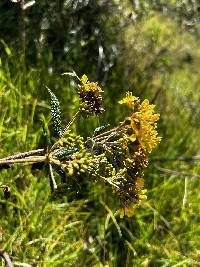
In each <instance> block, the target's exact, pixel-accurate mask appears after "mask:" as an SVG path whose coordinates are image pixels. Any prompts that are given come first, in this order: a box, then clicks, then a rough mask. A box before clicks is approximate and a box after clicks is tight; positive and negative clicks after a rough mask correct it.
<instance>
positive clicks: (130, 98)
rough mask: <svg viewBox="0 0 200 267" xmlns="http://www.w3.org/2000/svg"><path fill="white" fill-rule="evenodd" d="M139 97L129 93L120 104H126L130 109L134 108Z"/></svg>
mask: <svg viewBox="0 0 200 267" xmlns="http://www.w3.org/2000/svg"><path fill="white" fill-rule="evenodd" d="M138 100H139V97H136V96H134V95H133V94H132V92H127V93H126V96H125V97H124V98H122V100H120V101H119V102H118V103H119V104H126V105H127V106H128V107H129V108H133V105H134V102H135V101H138Z"/></svg>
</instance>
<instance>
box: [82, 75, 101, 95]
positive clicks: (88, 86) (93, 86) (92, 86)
mask: <svg viewBox="0 0 200 267" xmlns="http://www.w3.org/2000/svg"><path fill="white" fill-rule="evenodd" d="M81 90H82V91H86V92H89V91H90V92H95V93H100V92H103V91H102V90H101V87H100V86H99V85H98V83H97V82H90V81H89V80H88V77H87V76H86V75H85V74H84V75H83V76H82V77H81Z"/></svg>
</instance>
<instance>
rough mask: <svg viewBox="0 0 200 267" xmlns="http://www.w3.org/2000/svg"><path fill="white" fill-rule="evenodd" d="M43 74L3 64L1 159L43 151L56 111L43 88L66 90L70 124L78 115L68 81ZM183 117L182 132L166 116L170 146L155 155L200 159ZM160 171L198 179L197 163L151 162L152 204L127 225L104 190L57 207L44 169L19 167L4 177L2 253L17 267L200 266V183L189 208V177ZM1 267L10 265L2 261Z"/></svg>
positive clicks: (192, 188) (94, 188) (194, 183)
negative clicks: (43, 85) (46, 129)
mask: <svg viewBox="0 0 200 267" xmlns="http://www.w3.org/2000/svg"><path fill="white" fill-rule="evenodd" d="M12 64H13V65H14V63H12ZM37 71H38V70H37ZM37 71H34V70H32V71H30V72H28V73H26V77H25V76H24V73H21V72H20V71H19V70H18V69H17V67H15V70H14V71H12V73H11V71H10V67H9V64H6V63H5V62H4V63H2V66H1V70H0V78H1V79H0V95H1V96H0V107H1V113H0V143H1V147H0V156H1V157H4V156H8V155H11V154H14V153H17V152H23V151H27V150H31V149H36V148H40V146H41V145H42V144H43V143H44V137H43V126H42V123H41V118H42V117H43V120H44V118H45V121H46V123H47V124H49V123H50V109H49V100H47V99H46V96H47V94H46V93H45V89H44V88H38V86H40V84H41V83H42V82H46V83H47V82H48V84H47V85H48V86H49V87H51V86H53V88H55V90H57V91H58V90H59V88H62V86H64V87H65V90H66V92H67V93H64V92H65V90H63V89H62V91H61V92H60V96H63V95H64V94H65V96H66V98H67V100H64V103H66V102H67V101H68V106H64V105H63V109H64V110H66V119H67V120H68V119H69V117H70V116H71V114H72V111H71V110H70V108H71V107H72V110H73V109H75V108H76V104H75V105H74V103H75V99H74V98H73V97H72V90H71V89H69V87H68V85H64V84H65V83H64V81H63V77H59V78H56V79H55V82H54V78H55V77H51V76H49V75H48V74H46V73H45V71H44V70H43V71H41V72H40V75H43V76H42V77H40V81H38V79H37V77H38V76H37V75H36V74H37ZM39 92H40V93H39ZM170 99H172V97H171V98H170ZM64 103H63V104H64ZM42 114H44V115H42ZM181 116H182V121H181V122H179V120H177V124H176V127H178V129H179V130H177V131H174V129H173V125H174V117H173V116H169V117H167V118H165V116H163V122H162V127H161V131H163V135H164V136H163V142H162V144H161V145H160V148H159V150H158V152H157V154H156V155H154V156H160V157H161V156H163V155H164V156H165V157H174V156H177V154H178V153H181V151H184V155H187V153H188V155H191V153H192V152H193V151H194V152H195V153H196V152H198V150H199V148H196V147H195V150H194V149H193V146H194V145H195V144H196V145H197V144H198V142H199V141H198V138H197V137H199V133H198V131H197V130H196V129H195V128H194V127H193V126H190V125H189V123H188V124H187V125H184V127H183V125H182V124H183V121H184V122H186V121H187V119H185V117H184V113H181ZM91 125H93V124H91ZM91 125H90V126H89V129H90V127H92V126H91ZM166 125H170V128H169V129H168V128H167V126H166ZM81 129H82V128H81V127H80V129H79V130H81ZM87 131H89V130H87ZM156 167H163V168H165V169H175V170H177V171H178V172H180V173H181V172H190V173H191V172H192V173H196V174H197V173H199V164H198V162H194V161H192V162H180V161H178V162H174V161H173V162H164V163H159V162H153V161H152V164H150V167H149V168H148V170H147V171H146V175H145V177H146V186H147V189H148V200H147V201H146V202H144V203H143V204H142V205H141V206H140V207H139V208H138V209H137V210H136V211H135V216H134V217H133V218H124V219H120V218H115V217H114V216H113V212H114V210H113V209H112V208H113V207H114V206H115V199H113V198H112V197H111V196H110V192H109V190H108V189H107V188H106V187H104V186H102V185H99V184H95V185H92V184H89V189H90V190H89V192H83V195H84V198H81V199H76V198H71V199H70V197H69V196H66V197H64V198H62V199H57V200H53V201H52V199H51V194H50V188H49V182H48V177H47V173H46V169H45V167H44V166H36V167H34V166H20V165H17V166H14V167H12V168H11V169H8V170H1V176H0V183H2V184H7V185H8V186H9V187H10V188H11V197H10V198H9V199H8V200H6V199H4V196H3V191H2V190H1V191H0V194H1V195H0V215H1V216H0V237H1V239H0V248H1V249H3V250H5V251H6V252H7V253H9V255H10V257H11V259H12V261H13V263H14V265H15V266H25V265H23V264H25V263H26V264H30V265H32V266H46V267H48V266H76V267H78V266H80V267H82V266H93V267H101V266H109V267H117V266H143V267H145V266H162V267H171V266H173V267H175V266H182V267H187V266H188V267H189V266H199V265H200V248H199V234H200V227H199V219H200V218H199V201H200V199H199V198H200V197H199V194H198V191H199V180H198V179H197V178H195V177H188V193H187V199H186V200H187V201H186V203H185V204H184V205H183V199H184V192H185V177H182V176H181V175H177V174H172V173H170V172H162V171H160V170H158V169H157V168H156ZM185 197H186V196H185ZM121 235H122V236H121ZM0 266H2V267H3V266H5V265H4V262H3V260H1V262H0Z"/></svg>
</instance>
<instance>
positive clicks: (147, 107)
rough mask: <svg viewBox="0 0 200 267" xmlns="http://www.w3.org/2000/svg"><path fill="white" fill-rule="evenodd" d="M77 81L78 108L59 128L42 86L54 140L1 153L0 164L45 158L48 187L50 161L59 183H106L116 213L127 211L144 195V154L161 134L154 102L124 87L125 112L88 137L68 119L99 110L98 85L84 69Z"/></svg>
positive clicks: (57, 116) (55, 109) (54, 106)
mask: <svg viewBox="0 0 200 267" xmlns="http://www.w3.org/2000/svg"><path fill="white" fill-rule="evenodd" d="M79 81H80V85H79V86H78V95H79V99H80V105H79V110H78V111H77V113H76V116H75V117H73V118H72V120H71V121H70V122H69V124H68V125H67V127H65V129H64V130H63V131H62V129H61V126H60V125H61V123H60V108H59V102H58V100H57V98H56V96H55V95H54V94H53V93H52V92H51V90H50V89H48V90H49V93H50V96H51V104H52V119H53V120H54V123H53V125H54V127H55V130H56V132H57V133H58V139H57V141H56V142H55V143H54V144H53V145H52V146H51V147H50V148H48V149H44V150H42V149H40V150H36V151H30V152H27V153H22V154H20V155H22V156H20V155H18V156H11V157H8V158H4V159H1V160H0V165H5V164H6V165H9V164H12V163H23V162H30V163H34V162H38V161H40V162H46V163H47V164H48V165H49V167H50V185H51V187H52V191H56V190H57V188H58V186H57V182H56V179H55V177H54V173H53V169H54V167H56V168H59V169H60V170H62V172H63V173H64V174H65V179H64V180H62V181H61V182H60V183H61V184H62V183H63V184H65V185H66V188H70V186H73V181H74V180H76V181H83V180H85V179H89V180H92V181H101V182H103V183H106V184H108V185H110V186H111V187H112V191H113V194H114V195H115V196H116V197H117V198H118V199H119V201H120V203H121V208H120V209H119V210H118V212H117V213H120V215H122V216H123V215H126V216H132V215H133V212H134V209H135V207H137V206H138V205H139V204H140V203H141V201H142V200H144V199H146V194H145V193H146V189H144V179H143V177H144V169H145V168H146V167H147V165H148V154H149V153H151V152H152V150H153V149H155V148H156V147H157V145H158V144H159V142H160V140H161V138H160V137H159V136H158V133H157V121H158V120H159V114H157V113H155V111H154V109H155V105H152V104H149V101H148V100H144V101H142V102H141V101H140V99H139V98H138V97H135V96H133V95H132V93H131V92H127V94H126V96H125V97H124V98H123V99H122V100H120V101H119V104H125V105H127V106H128V108H129V110H130V116H129V117H127V118H125V120H124V121H123V122H120V123H119V125H117V126H116V127H114V128H112V129H109V130H106V131H103V132H102V131H97V130H95V131H94V133H93V135H92V136H91V137H88V138H86V139H84V138H83V137H81V136H80V135H78V134H76V133H74V132H73V131H72V130H71V129H70V128H71V125H72V124H73V123H74V121H75V119H76V118H77V117H78V116H77V115H80V116H83V117H88V116H92V115H99V114H101V113H102V112H103V108H102V96H101V93H102V92H103V91H102V90H101V87H100V86H99V85H98V83H96V82H90V81H89V80H88V78H87V76H86V75H83V76H82V78H81V79H79ZM102 129H103V127H102ZM102 129H101V130H102ZM37 151H38V153H37Z"/></svg>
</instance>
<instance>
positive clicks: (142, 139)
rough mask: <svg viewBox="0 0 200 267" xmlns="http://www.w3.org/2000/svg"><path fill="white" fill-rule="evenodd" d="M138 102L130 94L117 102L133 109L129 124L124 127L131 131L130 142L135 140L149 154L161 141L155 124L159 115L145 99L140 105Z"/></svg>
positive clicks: (153, 106)
mask: <svg viewBox="0 0 200 267" xmlns="http://www.w3.org/2000/svg"><path fill="white" fill-rule="evenodd" d="M135 101H137V104H136V103H135ZM138 102H139V100H138V98H137V97H134V96H133V95H132V94H131V93H127V95H126V97H125V98H123V99H122V100H121V101H119V103H120V104H126V105H127V106H128V107H129V108H132V109H134V112H133V113H132V115H131V116H130V117H129V123H128V124H126V125H125V127H126V129H127V130H128V129H129V132H130V129H132V134H131V135H130V139H131V141H133V142H134V141H135V140H136V139H137V140H138V141H139V143H140V145H141V146H142V147H143V149H145V150H146V151H147V152H149V153H150V152H151V151H152V150H153V149H154V148H155V147H156V146H157V145H158V143H159V142H160V140H161V137H159V136H158V133H157V130H156V128H157V123H156V122H157V121H158V120H159V117H160V115H159V114H157V113H154V109H155V105H152V104H149V101H148V100H147V99H145V100H144V101H143V102H142V103H140V104H138Z"/></svg>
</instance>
